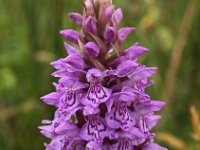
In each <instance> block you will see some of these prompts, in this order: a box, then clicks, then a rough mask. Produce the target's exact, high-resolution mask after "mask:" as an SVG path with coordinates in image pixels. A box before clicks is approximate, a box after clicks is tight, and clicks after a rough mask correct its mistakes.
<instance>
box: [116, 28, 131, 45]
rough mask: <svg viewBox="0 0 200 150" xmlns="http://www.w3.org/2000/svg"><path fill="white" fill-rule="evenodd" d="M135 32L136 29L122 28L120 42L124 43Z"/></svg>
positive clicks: (119, 35) (119, 33) (119, 36)
mask: <svg viewBox="0 0 200 150" xmlns="http://www.w3.org/2000/svg"><path fill="white" fill-rule="evenodd" d="M134 30H135V28H133V27H124V28H121V29H120V30H119V31H118V38H119V40H120V41H122V42H123V41H124V40H125V39H126V38H127V37H128V35H129V34H130V33H131V32H133V31H134Z"/></svg>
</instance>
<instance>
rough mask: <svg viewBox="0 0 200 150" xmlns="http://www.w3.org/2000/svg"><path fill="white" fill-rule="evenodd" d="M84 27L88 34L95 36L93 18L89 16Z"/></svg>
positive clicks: (95, 30) (95, 27)
mask: <svg viewBox="0 0 200 150" xmlns="http://www.w3.org/2000/svg"><path fill="white" fill-rule="evenodd" d="M84 27H85V29H86V30H87V31H88V32H91V33H94V34H97V25H96V22H95V20H94V18H93V17H92V16H89V17H88V18H87V19H86V20H85V24H84Z"/></svg>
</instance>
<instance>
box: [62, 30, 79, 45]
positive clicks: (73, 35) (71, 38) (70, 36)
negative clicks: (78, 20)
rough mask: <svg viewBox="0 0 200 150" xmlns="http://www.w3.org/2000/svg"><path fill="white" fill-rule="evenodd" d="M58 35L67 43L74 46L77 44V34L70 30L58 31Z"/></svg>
mask: <svg viewBox="0 0 200 150" xmlns="http://www.w3.org/2000/svg"><path fill="white" fill-rule="evenodd" d="M60 34H61V35H62V36H63V37H64V38H65V39H67V40H68V41H70V42H72V43H74V44H78V39H79V38H80V33H79V32H77V31H75V30H72V29H67V30H62V31H60Z"/></svg>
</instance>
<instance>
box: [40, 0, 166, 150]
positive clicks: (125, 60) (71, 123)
mask: <svg viewBox="0 0 200 150" xmlns="http://www.w3.org/2000/svg"><path fill="white" fill-rule="evenodd" d="M83 3H84V9H83V14H82V15H81V14H79V13H70V14H69V18H70V19H71V20H72V21H73V22H74V23H75V24H76V25H77V26H79V27H80V28H81V30H80V32H77V31H75V30H73V29H67V30H62V31H60V34H61V35H62V36H63V37H64V38H65V39H66V40H67V41H68V43H67V42H65V43H64V46H65V48H66V51H67V53H68V56H67V57H66V58H61V59H59V60H57V61H54V62H52V63H51V65H52V66H53V67H54V68H55V69H56V71H55V72H54V73H53V74H52V75H53V76H54V77H58V78H59V81H58V83H54V86H55V88H56V92H52V93H50V94H48V95H46V96H44V97H42V100H43V102H45V103H46V104H48V105H53V106H55V107H56V112H55V115H54V119H53V120H52V121H50V120H43V122H42V123H43V124H44V125H43V126H40V127H39V128H40V129H41V133H42V134H43V135H45V136H46V137H48V138H50V139H51V142H50V144H45V147H46V150H74V149H76V150H84V149H85V148H86V149H88V150H117V149H118V150H166V148H163V147H161V146H159V145H158V144H156V143H154V136H155V134H154V133H151V132H150V131H151V129H152V128H153V127H154V126H155V125H156V123H157V121H158V120H159V119H160V116H159V115H155V114H154V112H155V111H159V110H160V109H161V108H162V107H163V106H164V105H165V103H164V102H161V101H152V100H151V98H150V96H149V95H148V94H146V93H145V88H146V87H148V86H150V85H151V84H152V83H153V81H151V80H149V77H151V76H153V75H154V74H155V72H156V68H155V67H146V66H145V65H142V64H139V63H137V62H136V60H137V58H138V57H139V56H141V55H142V54H144V53H146V52H147V51H148V49H147V48H144V47H142V46H140V45H139V44H138V43H134V44H133V45H132V46H130V47H129V48H128V49H124V47H123V41H125V40H126V38H127V37H128V35H129V34H130V33H131V32H133V31H134V28H132V27H123V28H120V27H119V25H120V22H121V21H122V18H123V13H122V10H121V9H115V7H114V6H113V5H112V2H111V0H84V1H83ZM69 42H70V43H71V44H69Z"/></svg>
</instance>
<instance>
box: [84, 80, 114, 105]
mask: <svg viewBox="0 0 200 150" xmlns="http://www.w3.org/2000/svg"><path fill="white" fill-rule="evenodd" d="M110 95H111V90H109V89H107V88H105V87H103V86H102V85H101V84H92V85H91V86H90V88H89V90H88V93H87V94H86V96H85V98H84V99H83V101H82V103H83V104H84V105H90V106H92V107H95V108H96V107H98V106H99V104H100V103H103V102H105V101H107V99H108V98H109V97H110Z"/></svg>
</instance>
